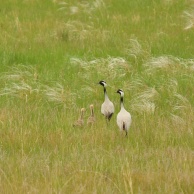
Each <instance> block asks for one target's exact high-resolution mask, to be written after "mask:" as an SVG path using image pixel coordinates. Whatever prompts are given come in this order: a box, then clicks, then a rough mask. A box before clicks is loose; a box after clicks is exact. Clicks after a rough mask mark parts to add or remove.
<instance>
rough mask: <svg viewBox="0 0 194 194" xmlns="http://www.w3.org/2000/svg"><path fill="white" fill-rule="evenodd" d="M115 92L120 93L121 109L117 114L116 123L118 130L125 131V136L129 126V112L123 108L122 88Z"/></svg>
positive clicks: (130, 120)
mask: <svg viewBox="0 0 194 194" xmlns="http://www.w3.org/2000/svg"><path fill="white" fill-rule="evenodd" d="M117 93H119V94H120V105H121V109H120V112H119V113H118V114H117V125H118V127H119V129H120V131H125V133H126V136H127V133H128V130H129V128H130V126H131V122H132V119H131V114H130V113H129V112H128V111H126V110H125V108H124V104H123V98H124V92H123V90H121V89H119V90H118V91H117Z"/></svg>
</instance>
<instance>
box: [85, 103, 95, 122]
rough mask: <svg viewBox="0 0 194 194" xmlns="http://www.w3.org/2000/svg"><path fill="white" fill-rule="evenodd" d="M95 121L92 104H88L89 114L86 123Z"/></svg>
mask: <svg viewBox="0 0 194 194" xmlns="http://www.w3.org/2000/svg"><path fill="white" fill-rule="evenodd" d="M95 122H96V118H95V116H94V105H93V104H91V105H90V116H89V117H88V120H87V124H88V125H93V124H94V123H95Z"/></svg>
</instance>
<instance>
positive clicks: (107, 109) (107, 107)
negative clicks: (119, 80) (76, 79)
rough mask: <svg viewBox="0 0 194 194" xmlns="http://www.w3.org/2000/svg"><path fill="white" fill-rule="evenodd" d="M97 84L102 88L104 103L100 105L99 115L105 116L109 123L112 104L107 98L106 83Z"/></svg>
mask: <svg viewBox="0 0 194 194" xmlns="http://www.w3.org/2000/svg"><path fill="white" fill-rule="evenodd" d="M99 84H100V85H102V86H103V88H104V102H103V103H102V105H101V113H102V114H103V115H104V116H105V118H106V119H107V120H109V121H110V119H111V117H112V115H113V114H114V104H113V103H112V102H111V101H110V99H109V98H108V94H107V91H106V86H107V84H106V82H105V81H100V82H99Z"/></svg>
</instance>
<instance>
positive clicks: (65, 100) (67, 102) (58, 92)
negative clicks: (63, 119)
mask: <svg viewBox="0 0 194 194" xmlns="http://www.w3.org/2000/svg"><path fill="white" fill-rule="evenodd" d="M44 94H45V96H46V97H47V99H48V100H49V101H52V102H56V103H59V104H64V106H65V107H66V108H70V107H71V108H73V107H76V103H75V102H76V98H77V97H79V95H78V94H76V93H73V92H71V91H68V90H67V89H65V88H64V86H63V85H62V84H60V83H56V84H55V86H47V85H46V86H45V89H44Z"/></svg>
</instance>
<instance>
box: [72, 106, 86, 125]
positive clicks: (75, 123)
mask: <svg viewBox="0 0 194 194" xmlns="http://www.w3.org/2000/svg"><path fill="white" fill-rule="evenodd" d="M84 112H85V108H81V113H80V117H79V118H78V120H77V121H75V122H74V124H73V126H74V127H82V126H83V125H84Z"/></svg>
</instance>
